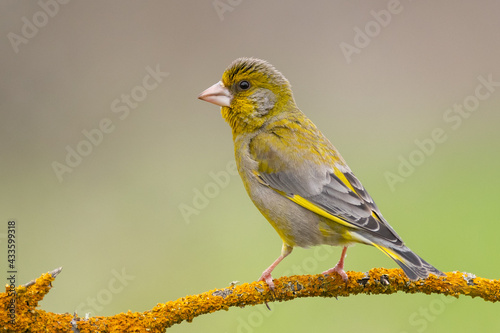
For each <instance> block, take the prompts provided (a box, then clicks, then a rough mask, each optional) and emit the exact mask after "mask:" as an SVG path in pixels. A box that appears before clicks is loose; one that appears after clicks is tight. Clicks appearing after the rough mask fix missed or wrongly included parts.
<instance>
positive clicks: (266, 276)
mask: <svg viewBox="0 0 500 333" xmlns="http://www.w3.org/2000/svg"><path fill="white" fill-rule="evenodd" d="M259 281H264V282H265V283H267V286H268V287H269V289H271V291H274V282H273V277H272V276H271V273H270V272H268V271H267V270H265V271H264V272H263V273H262V275H261V276H260V279H259Z"/></svg>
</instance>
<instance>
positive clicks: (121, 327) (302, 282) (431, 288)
mask: <svg viewBox="0 0 500 333" xmlns="http://www.w3.org/2000/svg"><path fill="white" fill-rule="evenodd" d="M54 272H56V271H53V272H51V273H47V274H43V275H42V276H41V277H40V278H38V279H37V280H36V281H32V282H30V283H28V284H26V285H24V286H19V287H17V288H16V289H15V293H12V292H11V290H10V287H9V286H7V287H6V292H5V293H1V294H0V306H1V309H2V311H0V329H1V330H2V331H4V332H34V333H36V332H47V331H49V332H75V331H76V332H78V331H79V332H80V333H86V332H149V333H155V332H164V331H165V329H166V328H168V327H170V326H172V325H174V324H178V323H181V322H183V321H187V322H190V321H192V320H193V319H194V318H195V317H197V316H199V315H202V314H206V313H211V312H215V311H219V310H228V309H229V308H230V307H234V306H238V307H244V306H247V305H257V304H262V303H265V302H272V301H280V302H281V301H288V300H292V299H295V298H299V297H347V296H353V295H357V294H368V295H369V294H392V293H396V292H398V291H402V292H405V293H425V294H431V293H434V294H435V293H437V294H443V295H449V296H453V297H458V296H459V295H467V296H471V297H481V298H483V299H484V300H486V301H490V302H497V301H498V300H500V281H499V280H488V279H483V278H479V277H476V276H474V275H473V274H468V273H461V272H452V273H447V274H446V276H445V277H440V278H437V277H434V276H430V277H429V278H427V279H426V280H419V281H409V280H408V278H407V277H406V276H405V275H404V273H403V271H402V270H401V269H384V268H374V269H372V270H370V271H369V272H367V273H361V272H348V273H347V274H348V277H349V280H348V281H347V282H344V281H343V280H342V279H341V278H340V276H338V275H333V276H324V275H300V276H290V277H282V278H279V279H276V280H274V283H275V285H276V289H275V291H274V292H271V291H270V290H269V288H268V287H267V285H265V283H263V282H252V283H244V284H242V285H239V286H235V285H232V286H230V287H227V288H223V289H214V290H210V291H208V292H205V293H202V294H199V295H193V296H186V297H182V298H180V299H178V300H175V301H170V302H167V303H163V304H157V305H156V306H155V307H154V308H153V309H151V310H149V311H145V312H143V313H139V312H131V311H129V312H127V313H120V314H117V315H114V316H110V317H91V318H88V319H83V318H79V317H77V316H76V315H75V316H73V315H71V314H69V313H66V314H55V313H49V312H45V311H43V310H39V309H36V307H37V306H38V302H39V301H40V300H42V299H43V297H44V296H45V295H46V294H47V293H48V291H49V290H50V288H51V287H52V285H51V282H52V281H53V280H54V277H55V275H57V273H59V272H60V269H59V271H57V272H56V273H54ZM13 300H14V302H15V306H16V307H15V310H16V311H15V320H14V321H11V318H10V317H9V315H10V313H9V311H8V309H9V305H10V304H12V303H11V302H13ZM5 309H7V310H5ZM76 329H78V331H77V330H76Z"/></svg>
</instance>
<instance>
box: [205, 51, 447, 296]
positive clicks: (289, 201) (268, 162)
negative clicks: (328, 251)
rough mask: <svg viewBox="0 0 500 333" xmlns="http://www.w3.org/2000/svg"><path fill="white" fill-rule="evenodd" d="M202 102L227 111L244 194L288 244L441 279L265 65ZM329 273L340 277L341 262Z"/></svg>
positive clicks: (228, 78) (234, 73)
mask: <svg viewBox="0 0 500 333" xmlns="http://www.w3.org/2000/svg"><path fill="white" fill-rule="evenodd" d="M199 98H200V99H204V100H207V101H209V102H212V103H214V104H217V105H220V106H222V109H221V112H222V116H223V118H224V119H225V120H226V121H227V122H228V123H229V125H230V126H231V129H232V133H233V141H234V148H235V158H236V163H237V166H238V171H239V174H240V176H241V179H242V180H243V183H244V185H245V188H246V190H247V192H248V194H249V196H250V198H251V199H252V201H253V202H254V204H255V205H256V207H257V208H258V209H259V210H260V212H261V213H262V214H263V215H264V216H265V217H266V218H267V220H268V221H269V222H270V223H271V225H272V226H273V227H274V228H275V229H276V231H277V232H278V234H279V235H280V237H281V239H282V240H283V250H282V255H281V256H280V257H279V258H278V259H277V260H276V261H275V262H274V263H273V264H272V265H271V266H270V267H269V268H268V269H267V270H265V271H264V273H263V275H262V277H261V280H265V281H266V282H267V283H268V284H269V286H270V287H272V286H273V284H272V278H271V274H270V273H271V271H272V270H273V269H274V267H275V266H276V265H277V264H278V263H279V262H280V261H281V260H282V259H283V258H284V257H286V256H287V255H288V254H289V253H290V252H291V250H292V249H293V247H294V246H300V247H309V246H313V245H320V244H329V245H340V246H348V245H351V244H353V243H364V244H368V245H373V246H375V247H377V248H379V249H380V250H381V251H383V252H384V253H385V254H387V255H388V256H390V257H391V258H392V259H394V260H395V261H396V262H397V263H398V264H399V265H400V266H401V267H402V268H403V270H404V271H405V273H406V274H407V275H408V276H409V277H410V278H411V279H418V278H425V277H427V276H428V274H429V273H433V274H436V275H442V273H441V272H440V271H439V270H437V269H435V268H434V267H433V266H431V265H430V264H428V263H427V262H425V261H424V260H422V259H421V258H420V257H418V256H417V255H416V254H414V253H413V252H412V251H411V250H410V249H408V248H407V247H406V246H405V245H404V243H403V241H402V240H401V238H400V237H399V236H398V235H397V234H396V232H395V231H394V230H393V229H392V227H391V226H390V225H389V224H388V223H387V222H386V221H385V219H384V218H383V216H382V214H381V213H380V211H379V209H378V208H377V206H376V205H375V203H374V202H373V200H372V198H371V197H370V195H369V194H368V193H367V192H366V190H365V189H364V187H363V186H362V185H361V183H360V182H359V181H358V179H357V178H356V177H355V176H354V174H353V173H352V172H351V170H350V169H349V167H348V166H347V164H346V163H345V161H344V160H343V158H342V157H341V156H340V154H339V153H338V151H337V150H336V149H335V147H334V146H333V145H332V144H331V143H330V141H329V140H328V139H327V138H325V137H324V135H323V134H322V133H321V132H320V131H319V130H318V129H317V128H316V126H315V125H314V124H313V123H312V122H311V121H310V120H309V119H308V118H307V117H306V116H305V115H304V114H303V113H302V112H301V111H300V110H299V109H298V108H297V106H296V104H295V101H294V98H293V94H292V90H291V87H290V84H289V83H288V81H287V80H286V78H285V77H284V76H283V75H282V74H281V73H280V72H278V71H277V70H276V69H275V68H274V67H273V66H271V65H270V64H268V63H267V62H265V61H263V60H260V59H253V58H240V59H237V60H235V61H234V62H233V63H232V64H231V65H230V66H229V67H228V68H227V69H226V71H225V72H224V74H223V76H222V80H221V82H220V83H218V84H216V85H214V86H212V87H210V88H209V89H207V90H206V91H205V92H203V93H202V94H201V95H200V97H199ZM344 256H345V248H344V251H343V253H342V257H341V260H340V261H339V263H338V264H337V266H335V268H333V269H332V270H329V271H327V273H331V272H333V271H335V272H338V273H340V274H341V275H342V277H343V278H346V275H345V273H344V271H343V258H344Z"/></svg>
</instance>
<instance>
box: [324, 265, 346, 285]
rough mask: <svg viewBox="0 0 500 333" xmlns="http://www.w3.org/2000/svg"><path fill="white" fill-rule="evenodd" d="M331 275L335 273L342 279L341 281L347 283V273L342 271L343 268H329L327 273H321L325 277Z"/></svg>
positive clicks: (337, 266) (336, 266)
mask: <svg viewBox="0 0 500 333" xmlns="http://www.w3.org/2000/svg"><path fill="white" fill-rule="evenodd" d="M332 273H337V274H339V275H340V277H341V278H342V280H344V282H347V281H348V280H349V278H348V277H347V273H346V272H345V271H344V268H343V267H340V266H339V265H338V264H337V265H335V267H333V268H330V269H329V270H327V271H324V272H323V273H321V274H325V275H328V274H332Z"/></svg>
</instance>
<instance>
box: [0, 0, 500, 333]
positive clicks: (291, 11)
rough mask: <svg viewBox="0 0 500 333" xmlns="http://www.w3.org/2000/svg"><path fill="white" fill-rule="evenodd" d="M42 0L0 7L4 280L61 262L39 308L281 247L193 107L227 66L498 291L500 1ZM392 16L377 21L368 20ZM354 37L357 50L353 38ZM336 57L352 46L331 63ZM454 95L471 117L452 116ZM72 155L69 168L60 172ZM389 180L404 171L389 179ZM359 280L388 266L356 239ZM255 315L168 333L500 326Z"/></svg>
mask: <svg viewBox="0 0 500 333" xmlns="http://www.w3.org/2000/svg"><path fill="white" fill-rule="evenodd" d="M61 2H62V1H61ZM55 3H56V2H55V1H50V0H41V1H40V2H35V1H2V2H1V3H0V16H1V20H0V35H1V37H2V38H1V40H0V43H1V51H0V52H1V54H0V68H1V80H0V112H1V113H0V154H1V155H0V179H1V190H0V212H1V217H0V219H1V220H2V223H1V224H0V225H1V226H2V227H1V229H0V242H1V248H2V251H3V252H4V253H6V249H5V244H6V242H5V240H6V238H5V237H6V232H7V227H6V224H7V221H8V220H9V219H16V221H17V225H18V238H17V241H18V253H17V254H18V261H17V263H18V270H19V274H18V283H25V282H27V281H29V280H31V279H33V278H35V277H38V276H39V275H40V274H41V273H43V272H47V271H49V270H52V269H54V268H56V267H59V266H63V268H64V269H63V271H62V273H61V274H60V275H59V276H58V278H57V279H56V281H55V282H54V288H53V289H52V290H51V292H50V293H49V294H48V295H47V296H46V297H45V299H44V300H43V302H42V303H41V308H43V309H44V310H47V311H54V312H70V313H72V312H73V311H75V310H77V311H78V312H79V314H80V315H84V312H89V311H90V312H91V315H112V314H116V313H119V312H126V311H128V310H131V311H145V310H147V309H150V308H152V307H153V306H155V305H156V304H157V303H162V302H166V301H169V300H175V299H177V298H180V297H183V296H186V295H190V294H196V293H200V292H204V291H208V290H210V289H213V288H222V287H225V286H227V285H229V283H230V282H231V281H235V280H237V281H240V283H243V282H251V281H254V280H255V279H256V278H258V277H259V276H260V274H261V272H262V270H264V269H265V268H266V267H267V266H268V265H269V264H270V263H271V262H272V261H273V260H274V259H275V258H276V257H277V256H278V255H279V252H280V249H281V241H280V239H279V237H278V235H277V234H276V233H275V231H274V230H273V229H272V228H271V226H270V225H269V224H268V223H267V222H266V220H265V219H264V218H263V217H262V216H261V215H260V214H259V212H258V211H257V210H256V209H255V208H254V207H253V205H252V203H251V202H250V200H249V199H248V198H247V195H246V193H245V191H244V188H243V186H242V184H241V181H240V179H239V176H237V175H234V173H233V171H232V170H231V161H233V146H232V141H231V133H230V129H229V126H228V125H227V124H225V122H224V121H223V120H222V118H221V116H220V113H219V109H218V107H216V106H214V105H211V104H208V103H204V102H201V101H199V100H197V96H198V94H199V93H200V92H201V91H202V90H204V89H205V88H207V87H208V86H210V85H211V84H213V83H215V82H216V81H218V80H219V79H220V77H221V75H222V72H223V70H224V69H225V68H226V66H227V65H228V64H229V63H230V62H231V61H232V60H234V59H235V58H237V57H241V56H254V57H260V58H263V59H266V60H268V61H269V62H271V63H272V64H274V65H275V66H276V67H277V68H278V69H279V70H280V71H281V72H283V73H284V74H285V76H286V77H287V78H288V79H289V80H290V81H291V83H292V86H293V89H294V93H295V98H296V101H297V103H298V105H299V107H300V108H301V109H302V110H303V111H304V112H305V113H306V114H307V115H308V116H309V117H310V118H311V119H312V120H313V121H314V122H315V123H316V124H317V125H318V127H320V129H321V130H322V131H323V132H324V134H325V135H326V136H327V137H329V138H330V140H331V141H332V142H333V143H334V144H335V145H336V146H337V148H338V149H339V150H340V151H341V152H342V154H343V156H344V158H345V159H346V160H347V161H348V163H349V165H350V167H351V169H353V170H354V172H355V173H356V175H357V176H358V178H360V179H361V180H362V182H363V184H364V185H365V187H366V188H367V189H368V191H369V192H370V194H371V195H372V196H373V197H374V198H375V200H376V202H377V203H378V205H379V207H380V208H381V210H382V212H383V214H384V216H385V217H386V218H387V219H388V220H389V222H390V223H391V224H392V226H393V227H394V228H395V229H396V230H397V231H398V233H399V234H400V235H401V236H402V237H403V239H404V240H405V242H406V243H407V244H408V245H409V246H410V247H411V248H412V249H413V250H415V252H417V253H418V254H420V255H421V256H422V257H423V258H425V259H427V260H428V261H429V262H430V263H432V264H433V265H435V266H436V267H438V268H440V269H441V270H443V271H454V270H459V271H466V272H473V273H475V274H477V275H478V276H481V277H485V278H499V277H500V266H499V265H498V262H499V260H498V259H499V258H500V254H499V252H500V244H499V242H498V235H499V231H500V223H499V222H500V220H499V217H498V200H499V194H498V188H499V187H500V180H499V177H498V170H499V168H500V157H499V154H498V153H499V148H500V132H499V130H498V124H499V121H500V115H499V112H498V111H499V106H500V86H499V85H500V83H498V82H500V66H499V60H498V59H500V34H499V33H498V32H499V31H500V20H498V17H499V14H500V4H499V3H498V2H497V1H481V2H470V1H451V0H448V1H439V2H431V1H410V0H401V1H400V2H399V5H398V4H397V2H395V1H385V0H380V1H309V2H306V1H295V0H294V1H263V0H262V1H245V0H216V1H213V0H210V1H181V0H177V1H173V0H170V1H106V2H102V1H71V2H69V3H67V4H66V3H65V4H58V3H57V4H58V5H55ZM388 8H389V9H391V10H393V11H394V13H391V17H390V20H389V18H388V16H387V15H386V16H384V15H383V14H380V13H390V12H388ZM381 11H382V12H381ZM383 11H385V12H383ZM396 12H397V13H396ZM377 13H379V14H377ZM376 16H378V17H379V20H381V19H384V20H385V21H382V23H383V24H382V23H379V22H378V21H377V20H376V18H375V17H376ZM34 23H36V24H37V25H38V27H37V26H36V25H34ZM30 25H31V27H30ZM33 27H34V28H33ZM365 29H368V32H369V34H370V35H371V36H368V38H364V39H363V37H360V36H358V37H356V35H357V34H358V35H359V31H365ZM356 31H358V32H356ZM347 44H349V45H350V47H351V49H350V50H352V48H353V47H356V45H358V46H359V47H357V51H356V52H354V53H352V54H350V55H347V56H346V53H345V52H343V51H342V47H344V48H349V46H346V45H347ZM148 68H149V69H148ZM151 71H153V72H154V71H156V72H157V73H158V72H160V74H157V79H156V81H155V80H154V79H152V78H148V75H150V74H149V73H150V72H151ZM167 73H168V74H167ZM480 77H483V78H484V79H486V80H488V78H490V81H494V82H497V83H494V84H492V85H491V86H490V87H489V89H490V90H488V89H487V88H486V87H484V86H483V87H482V88H479V91H480V93H482V94H483V95H482V96H483V97H482V100H477V99H476V101H479V103H478V105H474V101H475V99H474V97H473V96H474V95H475V94H476V89H477V87H478V85H480V84H481V82H480V79H479V78H480ZM144 80H146V86H147V87H148V89H149V90H148V89H145V85H144ZM155 83H156V84H155ZM495 84H496V85H495ZM153 86H154V87H153ZM485 94H487V96H485ZM127 96H132V97H127ZM127 98H128V100H129V102H128V103H129V104H127V102H126V100H127ZM464 103H471V104H469V109H472V111H467V110H465V107H463V109H464V110H465V112H463V115H459V114H458V113H457V112H455V111H453V108H454V106H455V105H456V106H455V108H458V107H460V106H461V105H463V104H464ZM127 110H128V111H127ZM450 110H451V111H450ZM450 117H453V118H450ZM106 119H107V120H106ZM447 119H448V120H447ZM103 121H104V123H105V124H107V125H104V127H106V128H107V131H108V133H104V132H102V131H101V132H100V133H102V138H101V137H100V135H99V134H98V133H97V132H96V131H97V129H99V128H100V126H101V124H102V122H103ZM459 121H460V123H459ZM436 128H437V129H441V131H442V132H443V133H444V136H445V140H444V142H443V140H442V141H441V142H437V143H436V142H435V143H434V148H433V151H432V152H429V151H428V152H427V154H424V152H422V151H421V149H420V148H419V147H418V145H417V144H416V140H417V141H419V142H426V143H427V144H429V139H430V138H432V134H431V133H432V131H433V130H434V129H436ZM84 133H93V135H94V142H95V144H90V143H89V139H87V138H86V136H85V134H84ZM85 141H87V143H85ZM431 146H432V145H430V144H429V145H428V146H426V147H428V149H431V148H430V147H431ZM68 147H69V148H68ZM68 149H70V150H71V149H73V150H78V149H80V150H81V151H83V152H84V154H86V156H81V160H80V161H79V162H78V159H77V158H76V157H73V160H72V161H73V163H74V165H73V167H70V169H71V172H69V169H61V170H65V171H62V173H61V172H59V176H58V174H57V172H56V171H55V170H54V165H59V167H61V166H62V165H66V166H67V167H68V164H67V162H66V161H65V160H66V158H67V154H68ZM419 151H420V152H419ZM403 160H405V161H409V162H408V163H413V164H414V166H413V168H410V169H408V166H406V169H405V168H404V167H401V165H402V164H404V163H405V162H402V161H403ZM410 161H413V162H410ZM57 163H59V164H57ZM228 165H229V166H228ZM398 168H401V170H399V171H398ZM66 171H67V172H66ZM398 172H402V173H401V174H399V173H398ZM388 173H392V174H393V175H399V176H401V178H400V179H399V181H398V182H396V183H393V184H392V185H390V184H389V182H388V181H387V175H388ZM214 175H218V177H219V178H218V179H219V182H218V183H217V182H216V181H215V180H214V178H213V177H214ZM199 193H202V194H199ZM202 195H203V197H205V199H203V198H202ZM183 210H184V211H185V212H186V211H188V212H189V213H188V214H186V213H185V214H184V215H183V214H182V211H183ZM339 255H340V249H339V248H328V249H326V248H318V249H316V250H314V249H309V250H304V249H296V250H295V251H294V253H293V254H292V255H291V256H290V257H289V258H287V259H286V260H285V261H284V262H283V263H282V264H281V265H280V266H278V268H277V269H276V270H275V273H274V275H275V277H278V276H281V275H284V274H293V273H294V272H295V273H297V272H298V273H304V274H306V273H307V274H316V273H319V272H321V271H323V270H325V269H328V268H330V267H332V266H333V265H334V264H335V263H336V262H337V260H338V257H339ZM5 257H6V256H5V255H2V256H1V258H2V260H1V266H0V267H1V268H2V270H3V271H6V260H5ZM372 267H395V264H394V263H393V262H392V261H391V260H390V259H388V258H387V257H385V256H384V255H383V254H382V253H380V252H379V251H377V250H376V249H374V248H370V247H367V246H355V247H353V248H352V249H350V250H349V251H348V258H347V262H346V269H347V270H357V271H367V270H368V269H370V268H372ZM270 306H271V308H272V311H271V312H269V311H268V310H267V309H265V306H263V305H261V306H257V307H247V308H242V309H240V308H237V309H236V308H234V309H230V310H229V311H228V312H219V313H215V314H210V315H205V316H202V317H199V318H196V319H195V320H194V321H193V322H192V323H183V324H181V325H176V326H174V327H172V328H171V329H170V331H172V332H281V331H288V332H303V331H306V330H310V329H311V328H313V329H314V331H315V332H331V331H332V330H338V331H348V332H350V331H358V330H365V331H366V330H370V331H371V332H408V333H410V332H443V331H451V330H457V329H458V330H460V331H467V330H475V329H478V328H480V329H481V331H482V332H497V331H498V330H499V329H500V319H499V317H498V305H496V304H490V303H486V302H484V301H482V300H480V299H471V298H468V297H461V298H460V299H458V300H455V299H453V298H444V297H440V296H437V295H430V296H428V295H406V294H398V295H392V296H383V295H381V296H355V297H349V298H341V299H339V300H338V301H337V300H335V299H320V298H313V299H300V300H295V301H293V302H287V303H272V304H270Z"/></svg>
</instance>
